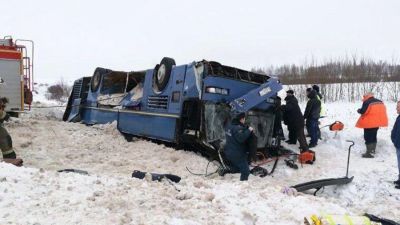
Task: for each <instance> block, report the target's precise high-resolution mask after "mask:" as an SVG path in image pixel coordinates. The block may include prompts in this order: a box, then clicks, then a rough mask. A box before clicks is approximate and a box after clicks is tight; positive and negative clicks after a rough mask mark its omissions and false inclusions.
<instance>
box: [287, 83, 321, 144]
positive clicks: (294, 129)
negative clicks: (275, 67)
mask: <svg viewBox="0 0 400 225" xmlns="http://www.w3.org/2000/svg"><path fill="white" fill-rule="evenodd" d="M306 93H307V98H308V101H307V105H306V109H305V111H304V114H303V113H302V112H301V109H300V106H299V103H298V101H297V98H296V97H295V96H294V91H293V90H288V91H287V92H286V97H285V101H286V105H282V106H281V111H282V113H283V123H284V124H285V125H286V126H287V128H288V131H289V135H288V140H287V141H286V143H288V144H296V143H297V141H298V142H299V144H300V151H306V150H309V148H313V147H315V146H317V145H318V140H319V139H320V136H321V132H320V130H319V126H318V124H319V119H320V118H321V117H323V114H322V113H323V110H322V109H323V108H322V102H321V99H322V95H321V94H320V92H319V87H318V86H317V85H313V86H312V88H307V90H306ZM304 122H305V123H304ZM304 124H305V126H306V129H307V133H308V135H309V136H310V138H311V139H310V142H309V143H308V144H307V141H306V136H305V134H304Z"/></svg>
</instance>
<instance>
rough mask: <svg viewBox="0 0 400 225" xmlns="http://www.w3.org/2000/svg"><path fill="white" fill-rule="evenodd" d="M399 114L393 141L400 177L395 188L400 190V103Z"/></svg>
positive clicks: (399, 106)
mask: <svg viewBox="0 0 400 225" xmlns="http://www.w3.org/2000/svg"><path fill="white" fill-rule="evenodd" d="M396 110H397V114H399V115H398V116H397V118H396V122H395V123H394V126H393V130H392V134H391V139H392V142H393V145H394V147H395V148H396V155H397V167H398V169H399V171H398V172H399V175H398V178H397V180H396V181H395V182H394V184H395V185H396V186H395V188H397V189H400V101H398V102H397V107H396Z"/></svg>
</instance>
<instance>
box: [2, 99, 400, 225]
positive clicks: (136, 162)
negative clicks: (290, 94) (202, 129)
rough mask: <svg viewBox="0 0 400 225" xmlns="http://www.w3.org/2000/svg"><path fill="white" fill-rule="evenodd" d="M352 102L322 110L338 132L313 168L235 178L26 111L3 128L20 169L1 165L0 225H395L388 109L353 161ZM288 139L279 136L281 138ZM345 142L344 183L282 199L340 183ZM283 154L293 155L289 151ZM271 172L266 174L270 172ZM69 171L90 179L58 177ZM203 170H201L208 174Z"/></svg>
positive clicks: (399, 208) (143, 144)
mask: <svg viewBox="0 0 400 225" xmlns="http://www.w3.org/2000/svg"><path fill="white" fill-rule="evenodd" d="M360 104H361V102H360V103H331V104H327V105H326V108H328V117H327V118H325V119H324V120H323V121H321V123H322V125H324V124H329V123H332V122H333V121H335V120H340V121H342V122H343V123H344V124H345V129H344V130H343V131H342V132H340V133H338V134H337V136H335V134H334V133H332V132H331V131H329V130H328V129H327V128H324V129H323V130H322V136H323V140H322V141H320V143H319V144H318V146H317V147H316V148H315V151H316V154H317V161H316V162H315V164H314V165H304V166H303V168H299V169H298V170H293V169H291V168H289V167H287V166H286V165H285V164H284V162H283V161H282V160H281V161H280V162H279V164H278V167H277V169H276V170H275V172H274V174H273V176H268V177H265V178H259V177H255V176H250V179H249V181H248V182H240V181H239V174H228V175H226V176H224V177H219V176H218V175H214V176H210V177H202V176H194V175H192V174H190V173H189V172H188V171H187V170H186V167H189V168H190V169H191V170H193V171H195V172H199V173H202V172H204V170H205V168H206V165H207V163H208V161H207V160H206V159H205V158H203V157H202V156H200V155H198V154H195V153H193V152H188V151H182V150H180V151H177V150H175V149H172V148H168V147H165V146H164V145H160V144H155V143H152V142H149V141H145V140H135V141H133V142H127V141H125V139H124V138H123V137H122V136H121V135H120V134H119V133H118V131H117V130H116V124H115V123H113V124H107V125H95V126H92V127H89V126H85V125H83V124H76V123H65V122H62V121H60V118H61V116H62V111H63V109H62V108H54V109H43V108H41V109H34V110H33V111H32V112H31V113H29V114H27V115H24V116H23V117H22V118H19V119H14V120H13V121H11V122H10V123H8V124H7V125H6V126H7V129H8V130H9V132H10V134H11V135H12V137H13V143H14V146H15V149H16V151H17V154H18V155H19V156H20V157H22V158H23V159H24V167H22V168H17V167H14V166H12V165H9V164H5V163H2V162H0V209H1V210H0V224H36V225H38V224H41V225H44V224H85V225H86V224H96V225H100V224H246V225H247V224H285V225H291V224H302V223H303V218H304V217H305V216H308V215H310V214H314V213H316V214H321V213H329V214H345V213H348V214H350V215H362V214H364V213H372V214H376V215H379V216H382V217H386V218H391V219H394V220H397V221H399V222H400V190H396V189H394V185H393V184H392V183H391V182H392V181H393V180H394V179H396V178H397V164H396V156H395V149H394V148H393V146H392V144H391V141H390V129H391V127H392V126H393V122H394V119H395V117H396V114H395V104H394V103H386V106H387V109H388V115H389V119H390V124H389V127H388V128H384V129H380V130H379V132H378V140H379V141H378V147H377V154H376V157H375V158H374V159H363V158H361V157H360V155H361V153H362V152H363V151H364V148H365V147H364V142H363V135H362V134H363V133H362V130H361V129H357V128H355V127H354V124H355V122H356V120H357V118H358V115H357V113H356V109H357V108H359V107H360ZM286 134H287V132H286ZM346 140H354V141H355V142H356V145H355V146H354V148H353V151H352V153H351V165H350V175H351V176H354V180H353V182H352V183H350V184H348V185H345V186H341V187H338V186H331V187H327V188H325V190H324V191H323V192H321V193H319V194H318V195H317V196H316V197H315V196H313V195H312V194H303V193H298V194H297V195H287V194H283V193H281V189H282V187H285V186H286V187H287V186H291V185H294V184H297V183H302V182H306V181H310V180H315V179H321V178H330V177H342V176H344V175H345V172H346V160H347V148H348V143H347V142H346ZM288 147H289V148H292V149H296V148H297V147H296V146H293V145H290V146H288ZM268 167H269V169H270V168H271V167H272V165H268ZM65 168H75V169H81V170H86V171H88V172H89V175H81V174H75V173H69V174H68V173H57V172H56V170H59V169H65ZM214 169H215V166H214V165H211V166H210V168H209V170H214ZM133 170H142V171H150V172H157V173H173V174H176V175H179V176H181V177H182V181H181V182H180V183H179V184H175V185H171V184H170V183H169V182H167V181H163V182H152V181H148V180H138V179H133V178H131V173H132V171H133Z"/></svg>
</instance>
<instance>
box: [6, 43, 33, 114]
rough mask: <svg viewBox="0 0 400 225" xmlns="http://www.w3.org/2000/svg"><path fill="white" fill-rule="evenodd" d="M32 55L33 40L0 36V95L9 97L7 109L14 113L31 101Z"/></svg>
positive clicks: (28, 106) (24, 108)
mask: <svg viewBox="0 0 400 225" xmlns="http://www.w3.org/2000/svg"><path fill="white" fill-rule="evenodd" d="M33 55H34V43H33V41H31V40H24V39H17V40H15V41H14V40H13V39H12V37H11V36H5V37H4V38H0V96H1V97H7V98H8V99H9V103H8V106H7V111H9V112H11V113H12V114H14V115H18V114H19V113H20V112H23V111H24V110H27V109H28V110H29V109H30V106H31V103H32V91H33Z"/></svg>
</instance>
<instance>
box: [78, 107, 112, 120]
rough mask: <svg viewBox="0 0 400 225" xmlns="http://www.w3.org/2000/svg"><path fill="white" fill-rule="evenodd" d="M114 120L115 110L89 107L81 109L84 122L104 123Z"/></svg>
mask: <svg viewBox="0 0 400 225" xmlns="http://www.w3.org/2000/svg"><path fill="white" fill-rule="evenodd" d="M116 120H118V111H117V110H111V109H101V108H96V109H95V108H89V107H84V108H83V109H82V121H83V123H85V124H105V123H112V122H113V121H116Z"/></svg>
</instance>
